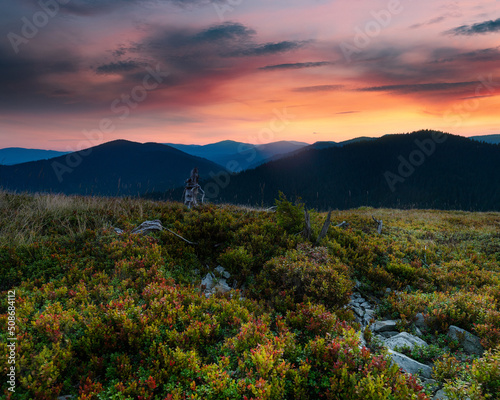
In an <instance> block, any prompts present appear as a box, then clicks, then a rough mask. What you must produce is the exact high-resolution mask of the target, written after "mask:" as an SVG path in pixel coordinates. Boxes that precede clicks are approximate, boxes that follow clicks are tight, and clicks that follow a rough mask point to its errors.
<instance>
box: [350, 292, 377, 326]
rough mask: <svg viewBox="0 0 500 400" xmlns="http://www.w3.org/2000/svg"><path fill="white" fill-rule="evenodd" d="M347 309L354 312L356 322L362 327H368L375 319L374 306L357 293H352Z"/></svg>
mask: <svg viewBox="0 0 500 400" xmlns="http://www.w3.org/2000/svg"><path fill="white" fill-rule="evenodd" d="M349 308H351V309H352V310H353V311H354V314H355V316H356V322H358V323H360V324H361V325H362V326H366V325H368V324H369V323H370V322H371V320H372V319H373V318H374V317H375V309H374V306H372V305H371V303H370V302H369V301H367V300H366V299H365V298H364V297H363V296H361V295H360V294H359V293H353V295H352V297H351V301H350V302H349Z"/></svg>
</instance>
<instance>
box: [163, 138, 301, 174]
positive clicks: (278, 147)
mask: <svg viewBox="0 0 500 400" xmlns="http://www.w3.org/2000/svg"><path fill="white" fill-rule="evenodd" d="M166 144H167V145H168V146H171V147H174V148H176V149H179V150H181V151H184V152H186V153H188V154H191V155H193V156H198V157H203V158H206V159H207V160H210V161H212V162H215V163H217V164H219V165H221V166H223V167H224V168H226V169H227V170H228V171H231V172H240V171H242V170H245V169H248V168H254V167H256V166H258V165H260V164H262V163H265V162H267V161H269V160H270V159H271V158H273V157H275V156H278V155H283V154H288V153H291V152H294V151H296V150H299V149H301V148H304V147H306V146H309V144H308V143H303V142H295V141H285V140H283V141H279V142H273V143H267V144H261V145H254V144H249V143H243V142H235V141H233V140H224V141H221V142H217V143H211V144H207V145H193V144H191V145H189V144H188V145H186V144H175V143H166Z"/></svg>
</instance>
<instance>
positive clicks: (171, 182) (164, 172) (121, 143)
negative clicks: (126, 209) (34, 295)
mask: <svg viewBox="0 0 500 400" xmlns="http://www.w3.org/2000/svg"><path fill="white" fill-rule="evenodd" d="M195 166H197V167H198V168H199V169H200V172H201V176H202V177H203V176H208V174H209V173H210V172H212V171H213V172H214V173H216V172H218V171H220V170H221V167H220V166H219V165H217V164H215V163H213V162H211V161H208V160H205V159H203V158H199V157H194V156H191V155H189V154H186V153H183V152H182V151H180V150H177V149H174V148H172V147H170V146H166V145H162V144H156V143H145V144H140V143H135V142H129V141H125V140H116V141H113V142H108V143H105V144H102V145H99V146H96V147H93V148H91V149H87V150H84V151H80V152H76V153H70V154H68V155H65V156H62V157H57V158H53V159H51V160H46V161H36V162H29V163H23V164H18V165H13V166H0V187H3V188H5V189H10V190H18V191H30V192H34V191H43V192H60V193H66V194H95V195H97V194H99V195H105V196H110V195H137V194H144V193H148V192H151V191H165V190H168V189H170V188H172V187H175V186H179V185H182V184H183V182H184V180H185V179H186V178H188V177H189V173H190V171H191V169H192V168H193V167H195Z"/></svg>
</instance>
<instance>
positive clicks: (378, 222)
mask: <svg viewBox="0 0 500 400" xmlns="http://www.w3.org/2000/svg"><path fill="white" fill-rule="evenodd" d="M372 218H373V220H374V221H375V222H376V223H377V232H378V234H379V235H380V234H382V227H383V225H384V224H383V222H382V220H381V219H376V218H375V217H374V216H373V215H372Z"/></svg>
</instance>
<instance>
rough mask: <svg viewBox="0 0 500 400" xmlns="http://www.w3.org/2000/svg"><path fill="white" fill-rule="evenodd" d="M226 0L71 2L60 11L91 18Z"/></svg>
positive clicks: (33, 1)
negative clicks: (132, 9)
mask: <svg viewBox="0 0 500 400" xmlns="http://www.w3.org/2000/svg"><path fill="white" fill-rule="evenodd" d="M226 1H227V0H71V1H69V2H68V4H61V5H60V9H61V10H62V11H63V12H64V13H66V14H72V15H78V16H85V17H91V16H95V15H99V14H104V13H108V12H111V11H114V10H116V9H122V8H124V7H127V6H134V5H138V6H141V7H154V6H155V5H158V4H161V3H166V4H172V5H175V6H177V7H180V8H189V7H200V6H207V5H210V4H212V3H219V4H220V3H225V2H226ZM23 2H24V3H28V4H32V5H33V6H38V3H39V0H23Z"/></svg>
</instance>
